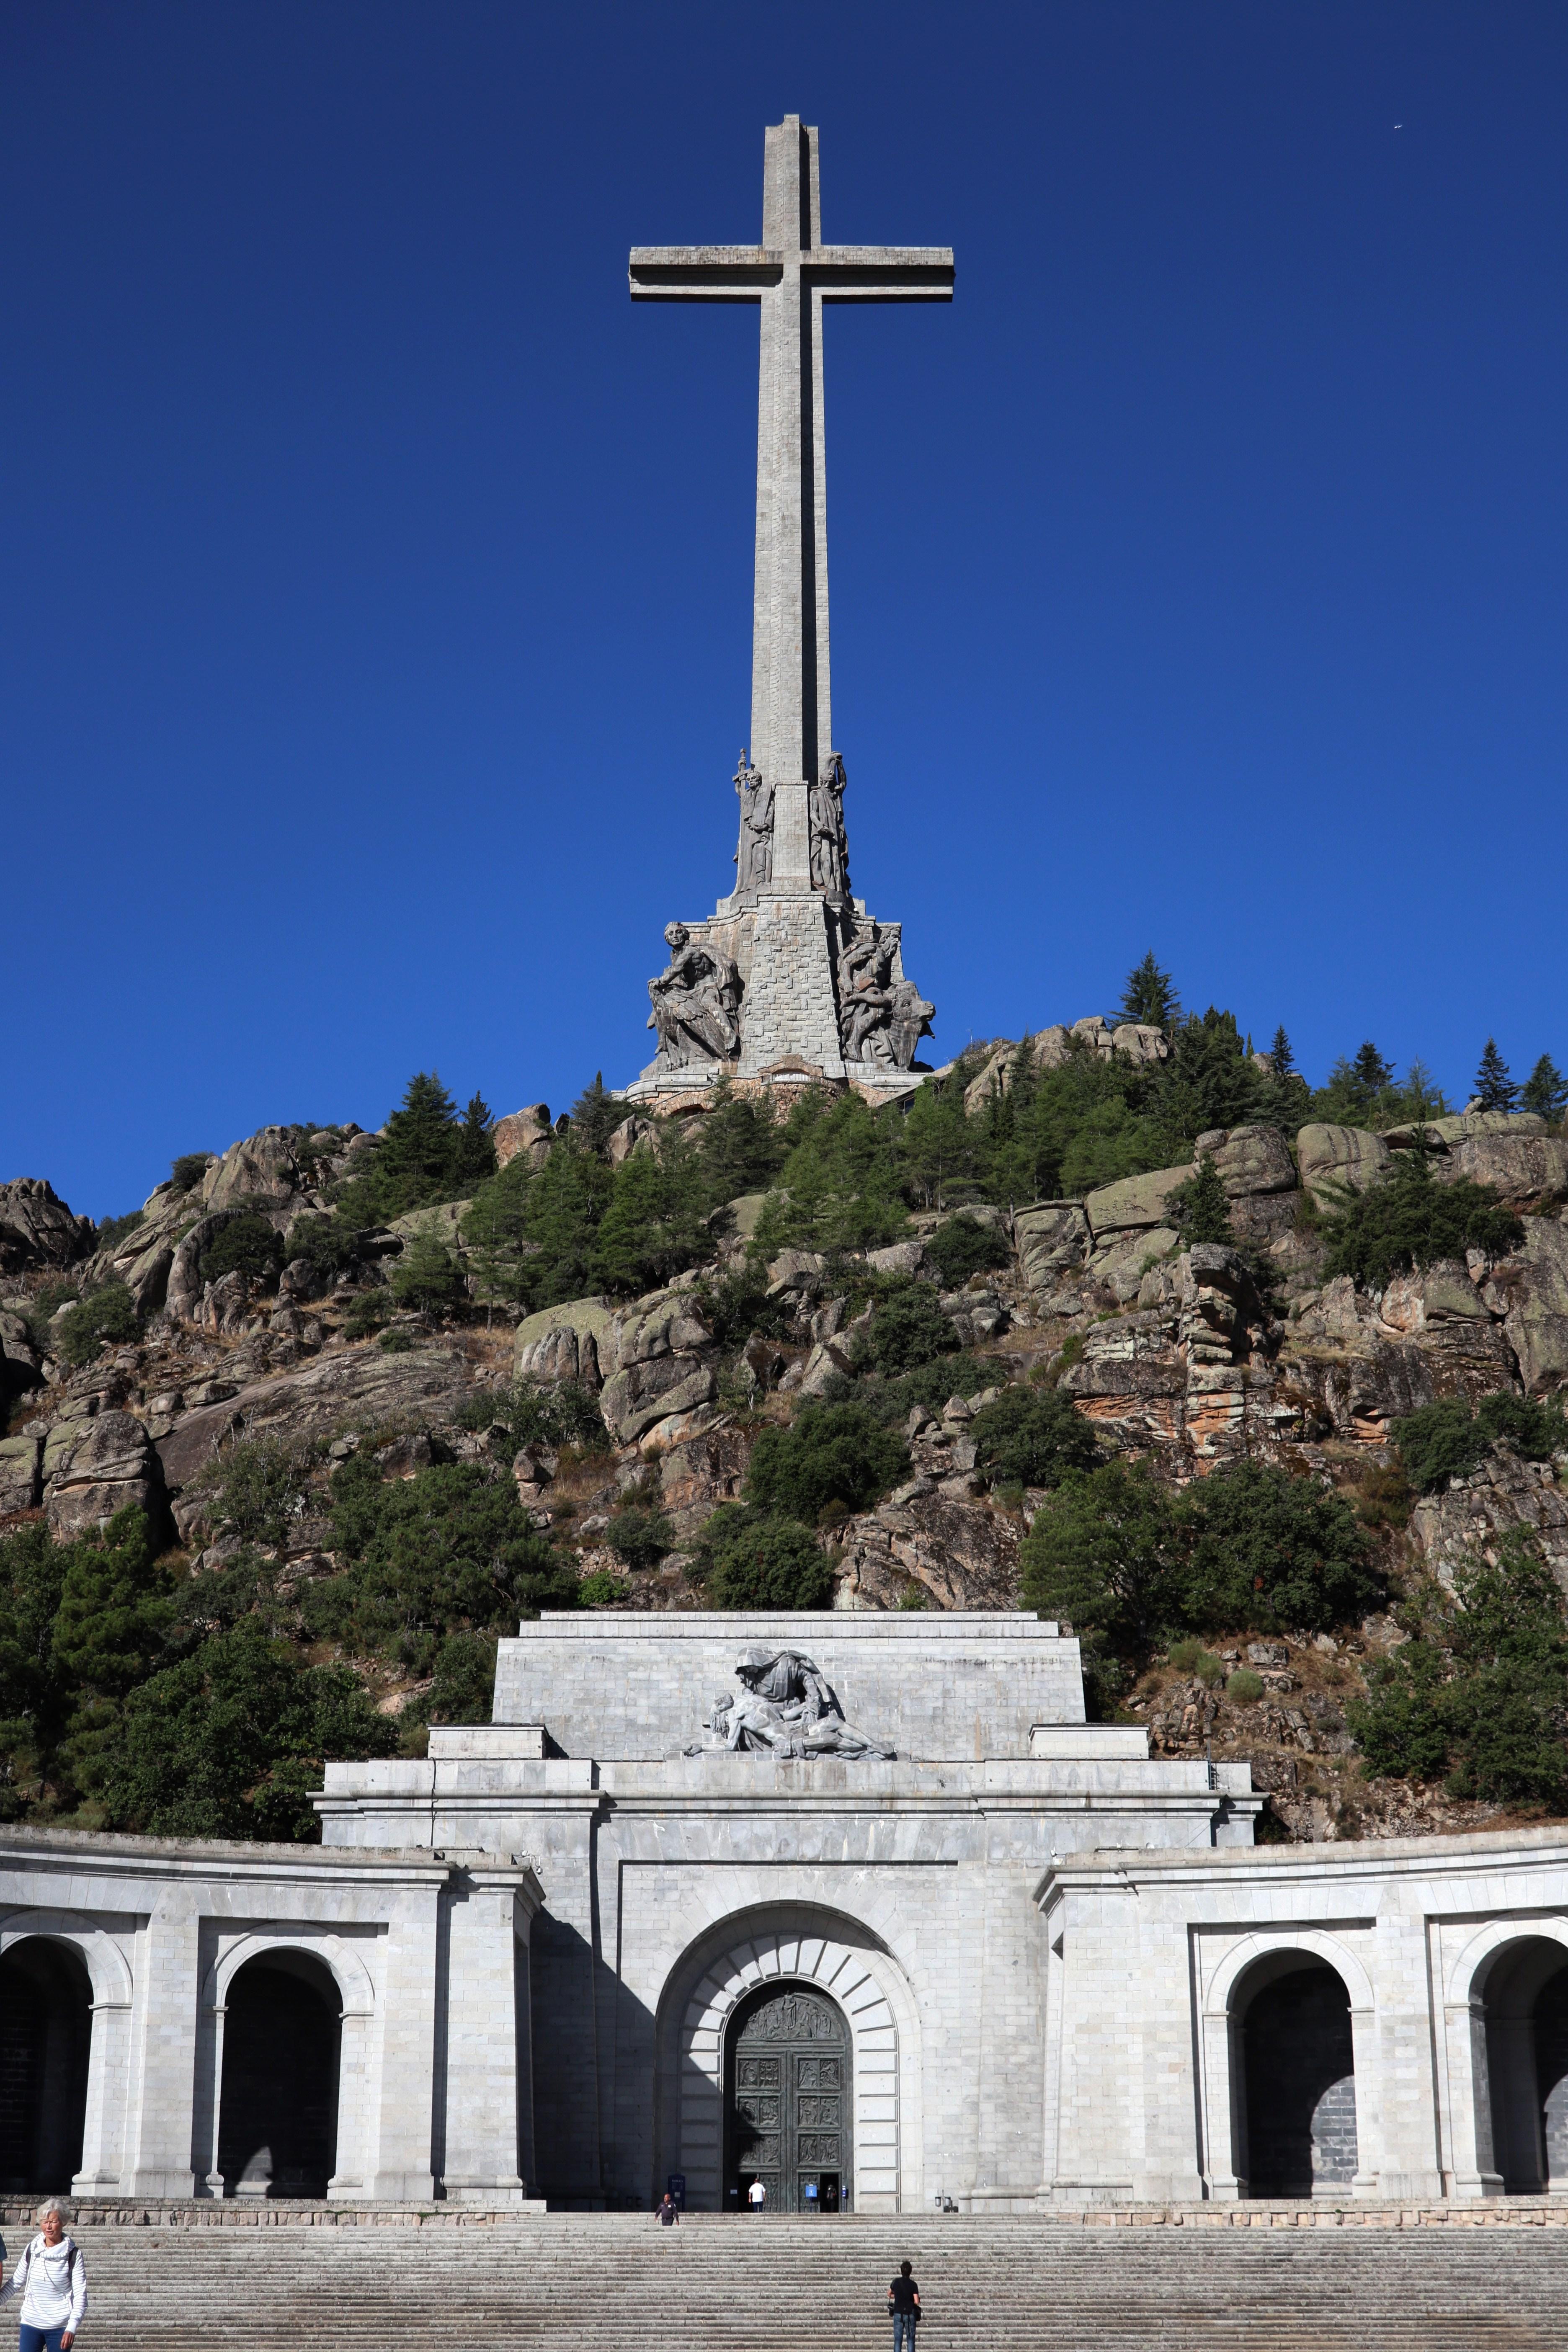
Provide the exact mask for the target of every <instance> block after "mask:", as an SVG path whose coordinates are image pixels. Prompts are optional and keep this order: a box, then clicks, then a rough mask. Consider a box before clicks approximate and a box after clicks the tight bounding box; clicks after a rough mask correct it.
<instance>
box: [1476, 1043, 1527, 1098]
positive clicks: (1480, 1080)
mask: <svg viewBox="0 0 1568 2352" xmlns="http://www.w3.org/2000/svg"><path fill="white" fill-rule="evenodd" d="M1476 1094H1477V1097H1479V1104H1480V1108H1481V1109H1482V1110H1511V1109H1512V1108H1513V1107H1514V1104H1515V1102H1516V1101H1517V1100H1518V1098H1519V1088H1518V1087H1516V1086H1515V1085H1514V1083H1513V1081H1512V1079H1511V1078H1510V1076H1509V1074H1508V1064H1507V1063H1506V1062H1505V1061H1504V1060H1503V1057H1502V1055H1500V1053H1499V1052H1498V1049H1497V1039H1496V1038H1495V1037H1489V1038H1488V1039H1487V1043H1486V1051H1485V1052H1484V1053H1483V1054H1482V1055H1481V1066H1480V1068H1479V1070H1478V1071H1477V1072H1476Z"/></svg>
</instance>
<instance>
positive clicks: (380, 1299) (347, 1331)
mask: <svg viewBox="0 0 1568 2352" xmlns="http://www.w3.org/2000/svg"><path fill="white" fill-rule="evenodd" d="M391 1313H392V1293H391V1291H390V1290H383V1289H380V1288H377V1289H374V1290H362V1291H361V1292H360V1294H359V1297H357V1298H356V1299H355V1300H354V1302H353V1306H352V1307H350V1308H349V1311H348V1313H347V1314H346V1315H345V1316H344V1318H343V1337H344V1339H369V1338H370V1336H371V1334H372V1333H373V1332H374V1331H379V1330H380V1329H381V1328H382V1326H383V1325H384V1323H385V1321H386V1319H387V1318H388V1317H389V1316H390V1314H391Z"/></svg>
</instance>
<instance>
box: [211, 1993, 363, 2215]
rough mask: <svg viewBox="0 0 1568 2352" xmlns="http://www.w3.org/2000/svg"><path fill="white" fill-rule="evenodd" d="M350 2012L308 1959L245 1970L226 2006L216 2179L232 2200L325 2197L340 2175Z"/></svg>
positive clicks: (229, 1994)
mask: <svg viewBox="0 0 1568 2352" xmlns="http://www.w3.org/2000/svg"><path fill="white" fill-rule="evenodd" d="M341 2011H342V2004H341V2001H340V1998H339V1994H338V1988H337V1984H336V1982H335V1980H334V1979H333V1977H332V1975H331V1970H330V1969H326V1968H324V1967H323V1966H322V1965H321V1962H320V1961H319V1960H317V1959H315V1958H312V1957H311V1956H310V1954H309V1953H306V1952H288V1951H283V1952H268V1953H266V1954H265V1955H263V1956H262V1957H261V1958H258V1959H254V1960H247V1962H246V1964H245V1966H244V1968H242V1969H239V1970H238V1972H237V1974H236V1976H235V1977H234V1979H233V1980H232V1982H231V1983H230V1985H229V1988H228V1998H227V2000H226V2003H225V2016H224V2031H223V2087H222V2095H221V2104H220V2105H219V2108H218V2135H217V2146H218V2156H217V2162H218V2170H219V2171H220V2172H221V2173H222V2175H223V2184H224V2195H225V2196H226V2197H324V2196H325V2195H326V2193H327V2183H328V2182H329V2181H330V2180H331V2177H332V2174H333V2172H334V2171H335V2170H336V2168H337V2147H338V2056H339V2042H340V2036H341V2032H342V2027H341V2023H340V2019H341Z"/></svg>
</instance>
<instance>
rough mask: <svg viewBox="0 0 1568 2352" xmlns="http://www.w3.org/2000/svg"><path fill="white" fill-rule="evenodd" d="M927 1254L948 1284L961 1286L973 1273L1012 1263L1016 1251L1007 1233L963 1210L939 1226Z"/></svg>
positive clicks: (956, 1288) (948, 1285)
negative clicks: (967, 1214)
mask: <svg viewBox="0 0 1568 2352" xmlns="http://www.w3.org/2000/svg"><path fill="white" fill-rule="evenodd" d="M926 1255H927V1257H929V1258H930V1260H931V1264H932V1265H934V1266H935V1268H936V1270H937V1272H938V1273H939V1274H940V1275H941V1276H942V1282H943V1285H944V1286H945V1287H946V1288H947V1289H949V1290H961V1289H962V1288H963V1285H964V1284H965V1283H966V1282H967V1281H968V1280H969V1278H970V1276H971V1275H974V1274H985V1273H988V1272H989V1271H990V1270H991V1269H992V1268H993V1267H994V1266H1003V1265H1008V1264H1009V1263H1010V1261H1011V1259H1012V1255H1013V1253H1012V1250H1011V1249H1010V1248H1009V1246H1008V1244H1007V1236H1006V1234H1004V1233H1000V1232H998V1230H997V1229H996V1227H995V1226H994V1225H983V1224H982V1223H980V1222H979V1220H978V1218H975V1217H966V1216H965V1215H964V1214H963V1212H962V1211H960V1213H959V1214H958V1215H957V1216H955V1217H949V1218H948V1219H947V1220H946V1221H945V1223H942V1224H940V1225H939V1226H938V1227H937V1229H936V1231H935V1233H934V1234H932V1235H931V1239H930V1241H929V1242H927V1244H926Z"/></svg>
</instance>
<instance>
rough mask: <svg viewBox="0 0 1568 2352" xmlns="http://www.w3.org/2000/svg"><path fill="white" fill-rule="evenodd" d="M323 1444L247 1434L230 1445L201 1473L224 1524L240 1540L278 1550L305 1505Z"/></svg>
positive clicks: (215, 1512) (204, 1487)
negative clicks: (247, 1435)
mask: <svg viewBox="0 0 1568 2352" xmlns="http://www.w3.org/2000/svg"><path fill="white" fill-rule="evenodd" d="M322 1452H323V1448H322V1446H321V1443H320V1442H319V1441H317V1440H313V1439H306V1440H304V1441H303V1442H299V1441H290V1440H289V1439H287V1438H282V1437H268V1436H261V1437H243V1438H240V1439H239V1440H238V1441H237V1443H236V1444H233V1445H230V1446H227V1447H226V1449H225V1450H224V1452H223V1453H221V1454H218V1455H217V1456H216V1458H215V1459H214V1460H213V1461H212V1462H211V1463H209V1464H208V1465H207V1466H206V1468H205V1471H203V1472H202V1473H201V1474H200V1475H199V1477H198V1481H197V1483H198V1486H200V1487H201V1489H202V1490H203V1491H205V1493H206V1494H208V1495H209V1496H211V1498H212V1509H213V1515H214V1517H215V1518H216V1521H217V1523H218V1525H219V1526H220V1527H223V1528H227V1529H228V1530H229V1532H230V1533H231V1534H233V1535H236V1536H237V1537H238V1538H239V1539H240V1541H241V1542H242V1543H250V1544H265V1545H267V1546H268V1547H269V1548H270V1549H274V1550H276V1549H279V1547H280V1546H281V1545H282V1544H284V1543H285V1542H286V1541H287V1539H288V1534H289V1527H290V1526H291V1525H292V1523H293V1522H294V1521H295V1520H296V1519H298V1518H299V1517H301V1516H302V1514H303V1512H304V1510H305V1507H306V1500H307V1497H308V1496H309V1493H310V1473H311V1471H312V1470H313V1469H314V1467H315V1466H316V1464H317V1463H318V1462H319V1461H320V1460H321V1454H322Z"/></svg>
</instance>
